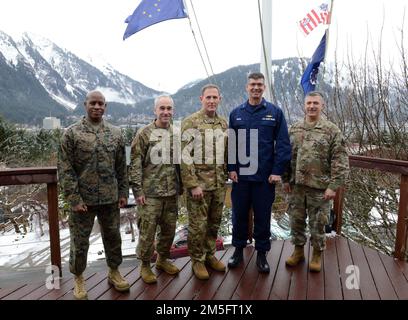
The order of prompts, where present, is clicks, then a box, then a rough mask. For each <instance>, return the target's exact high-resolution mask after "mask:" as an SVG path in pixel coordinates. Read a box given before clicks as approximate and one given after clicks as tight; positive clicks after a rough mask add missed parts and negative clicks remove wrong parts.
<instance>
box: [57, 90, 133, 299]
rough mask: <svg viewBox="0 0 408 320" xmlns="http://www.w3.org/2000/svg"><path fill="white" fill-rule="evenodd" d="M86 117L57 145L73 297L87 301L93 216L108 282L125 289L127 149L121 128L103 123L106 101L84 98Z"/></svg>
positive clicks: (95, 94) (92, 95) (90, 95)
mask: <svg viewBox="0 0 408 320" xmlns="http://www.w3.org/2000/svg"><path fill="white" fill-rule="evenodd" d="M84 105H85V109H86V112H87V116H86V117H83V118H82V119H81V120H80V121H78V122H77V123H75V124H73V125H71V126H70V127H68V128H67V130H66V131H65V133H64V135H63V137H62V140H61V145H60V153H59V165H58V172H59V177H60V179H61V181H62V186H63V190H64V191H63V192H64V195H65V197H66V200H67V201H68V203H69V204H70V206H71V213H70V216H69V228H70V235H71V243H70V256H69V267H70V271H71V273H73V274H74V275H75V278H74V280H75V281H74V297H75V298H77V299H86V298H87V292H86V289H85V281H84V278H83V276H82V273H83V272H84V270H85V268H86V263H87V254H88V249H89V236H90V234H91V231H92V228H93V225H94V221H95V216H97V217H98V222H99V225H100V226H101V234H102V240H103V245H104V248H105V252H106V259H107V260H106V261H107V264H108V266H109V273H108V281H109V282H110V283H111V284H113V286H114V287H115V289H116V290H118V291H126V290H128V289H129V284H128V283H127V282H126V280H125V279H124V278H123V277H122V276H121V275H120V273H119V271H118V266H119V265H120V264H121V263H122V249H121V243H122V240H121V236H120V214H119V207H124V206H125V205H126V203H127V198H128V194H129V186H128V181H127V176H126V158H125V144H124V140H123V138H122V134H121V131H120V129H119V128H117V127H114V126H112V125H111V124H109V123H107V122H106V121H104V120H103V118H102V117H103V114H104V112H105V110H106V106H107V104H106V101H105V97H104V96H103V94H102V93H101V92H99V91H91V92H89V93H88V94H87V96H86V99H85V102H84Z"/></svg>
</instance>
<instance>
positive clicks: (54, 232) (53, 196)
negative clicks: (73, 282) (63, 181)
mask: <svg viewBox="0 0 408 320" xmlns="http://www.w3.org/2000/svg"><path fill="white" fill-rule="evenodd" d="M47 194H48V223H49V226H50V230H49V232H50V245H51V264H52V265H53V266H57V267H58V268H59V276H60V277H62V268H61V247H60V234H59V219H58V189H57V183H56V182H54V183H47Z"/></svg>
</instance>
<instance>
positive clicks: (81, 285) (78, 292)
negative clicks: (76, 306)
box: [74, 274, 88, 300]
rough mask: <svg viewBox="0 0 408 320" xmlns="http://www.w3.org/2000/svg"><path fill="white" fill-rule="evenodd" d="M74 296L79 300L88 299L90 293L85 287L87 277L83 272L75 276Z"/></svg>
mask: <svg viewBox="0 0 408 320" xmlns="http://www.w3.org/2000/svg"><path fill="white" fill-rule="evenodd" d="M74 297H75V299H77V300H85V299H88V293H87V292H86V289H85V279H84V277H83V276H82V274H81V275H79V276H75V277H74Z"/></svg>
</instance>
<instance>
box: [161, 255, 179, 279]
mask: <svg viewBox="0 0 408 320" xmlns="http://www.w3.org/2000/svg"><path fill="white" fill-rule="evenodd" d="M156 269H159V270H163V271H164V272H166V273H168V274H172V275H173V274H177V273H179V272H180V270H179V268H177V267H176V266H175V265H174V264H173V263H171V262H170V261H169V260H167V259H166V258H162V257H160V256H158V258H157V261H156Z"/></svg>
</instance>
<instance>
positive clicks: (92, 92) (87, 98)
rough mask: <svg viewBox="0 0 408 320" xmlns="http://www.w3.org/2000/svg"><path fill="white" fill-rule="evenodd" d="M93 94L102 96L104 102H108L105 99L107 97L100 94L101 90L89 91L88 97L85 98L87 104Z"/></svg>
mask: <svg viewBox="0 0 408 320" xmlns="http://www.w3.org/2000/svg"><path fill="white" fill-rule="evenodd" d="M93 94H99V95H101V96H102V98H103V100H104V101H105V102H106V98H105V96H104V95H103V93H102V92H100V91H99V90H92V91H89V92H88V93H87V94H86V96H85V103H86V102H87V101H88V100H89V98H90V96H91V95H93Z"/></svg>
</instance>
